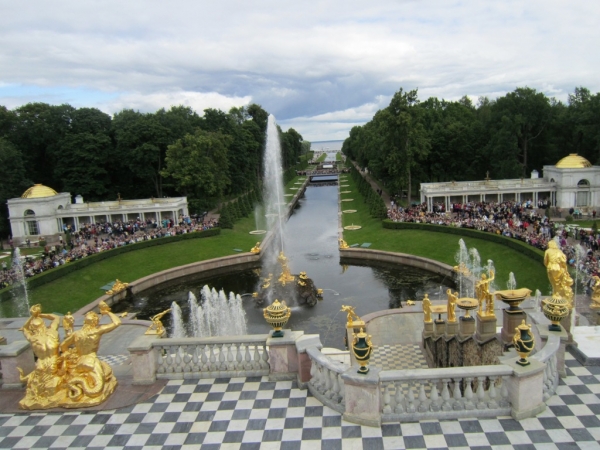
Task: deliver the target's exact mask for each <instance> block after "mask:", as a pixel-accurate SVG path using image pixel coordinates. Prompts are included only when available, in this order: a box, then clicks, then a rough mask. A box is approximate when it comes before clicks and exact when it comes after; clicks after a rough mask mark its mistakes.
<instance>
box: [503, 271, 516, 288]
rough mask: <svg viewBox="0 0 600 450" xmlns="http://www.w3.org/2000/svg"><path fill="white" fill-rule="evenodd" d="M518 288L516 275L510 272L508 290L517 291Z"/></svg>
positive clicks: (507, 283)
mask: <svg viewBox="0 0 600 450" xmlns="http://www.w3.org/2000/svg"><path fill="white" fill-rule="evenodd" d="M516 288H517V279H516V278H515V274H514V273H513V272H510V273H509V274H508V281H507V282H506V289H516Z"/></svg>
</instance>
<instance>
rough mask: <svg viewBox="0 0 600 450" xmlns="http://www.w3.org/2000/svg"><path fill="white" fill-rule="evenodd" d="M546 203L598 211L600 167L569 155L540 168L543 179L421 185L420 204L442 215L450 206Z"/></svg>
mask: <svg viewBox="0 0 600 450" xmlns="http://www.w3.org/2000/svg"><path fill="white" fill-rule="evenodd" d="M528 200H530V201H531V202H532V203H533V205H534V206H537V203H538V200H546V201H547V202H548V205H549V206H556V207H558V208H563V209H567V210H568V209H570V208H573V209H579V210H580V211H581V212H582V213H584V214H585V213H587V212H588V210H592V209H600V166H593V165H592V164H591V163H590V162H589V161H588V160H587V159H585V158H583V157H581V156H579V155H577V154H570V155H569V156H566V157H564V158H563V159H561V160H560V161H559V162H557V163H556V164H555V165H554V166H544V167H543V176H542V178H540V177H539V173H538V172H537V171H536V170H534V171H533V172H532V173H531V178H519V179H514V180H492V179H490V178H489V176H488V177H486V179H485V180H481V181H448V182H443V183H421V203H427V210H428V211H433V205H434V204H435V203H443V204H445V206H446V211H450V210H451V205H452V204H453V203H468V202H503V201H517V202H525V201H528Z"/></svg>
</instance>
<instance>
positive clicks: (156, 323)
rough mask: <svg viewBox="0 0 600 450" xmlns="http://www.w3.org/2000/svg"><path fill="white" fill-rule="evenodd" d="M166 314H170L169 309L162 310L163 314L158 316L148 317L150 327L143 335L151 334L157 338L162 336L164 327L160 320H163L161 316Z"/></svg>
mask: <svg viewBox="0 0 600 450" xmlns="http://www.w3.org/2000/svg"><path fill="white" fill-rule="evenodd" d="M168 312H171V308H169V309H166V310H164V311H163V312H160V313H158V314H156V315H155V316H152V317H150V320H151V321H152V325H150V326H149V327H148V329H147V330H146V332H145V333H144V334H152V335H158V336H162V335H163V334H165V331H166V330H165V327H164V325H163V324H162V322H161V321H160V319H162V318H163V316H164V315H165V314H167V313H168Z"/></svg>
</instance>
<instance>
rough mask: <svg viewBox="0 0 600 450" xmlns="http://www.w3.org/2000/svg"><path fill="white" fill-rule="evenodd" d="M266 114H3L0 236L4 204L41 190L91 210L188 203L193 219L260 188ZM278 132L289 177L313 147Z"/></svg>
mask: <svg viewBox="0 0 600 450" xmlns="http://www.w3.org/2000/svg"><path fill="white" fill-rule="evenodd" d="M268 115H269V114H268V113H267V111H265V110H264V109H263V108H262V107H261V106H260V105H257V104H251V105H248V106H244V107H239V108H232V109H231V110H230V111H229V112H224V111H221V110H218V109H212V108H209V109H206V110H204V113H203V115H202V116H200V115H199V114H198V113H196V112H195V111H194V110H192V109H191V108H189V107H186V106H173V107H171V108H170V109H168V110H166V109H164V108H163V109H160V110H158V111H156V112H154V113H142V112H139V111H134V110H132V109H124V110H122V111H120V112H118V113H116V114H114V115H113V116H111V115H109V114H106V113H104V112H102V111H100V110H98V109H96V108H75V107H73V106H71V105H67V104H64V105H49V104H46V103H29V104H27V105H24V106H21V107H18V108H15V109H13V110H9V109H7V108H6V107H4V106H0V179H2V182H1V183H0V205H1V210H0V235H1V236H6V235H7V234H8V233H9V232H10V226H9V224H8V222H7V217H8V210H7V206H6V200H7V199H10V198H15V197H19V196H20V195H21V194H22V193H23V192H24V191H25V190H26V189H27V188H28V187H30V186H32V185H33V184H34V183H41V184H44V185H47V186H49V187H51V188H53V189H55V190H56V191H58V192H70V193H71V194H72V195H73V196H75V195H78V194H79V195H82V196H83V197H84V199H85V200H86V201H100V200H111V199H116V198H117V196H118V195H119V194H120V196H121V197H122V198H127V199H135V198H149V197H164V196H187V197H188V202H189V208H190V211H191V212H192V213H197V212H201V211H204V210H208V209H210V208H213V207H214V206H216V205H217V203H218V202H219V201H220V200H221V199H222V198H225V197H235V196H237V195H239V194H242V193H244V192H248V191H251V190H253V189H256V188H258V186H259V185H260V182H261V180H260V179H261V176H262V173H263V170H262V164H263V149H264V146H265V140H266V136H265V132H266V128H267V120H268ZM279 131H280V141H281V146H282V152H283V158H282V160H283V164H284V169H287V168H290V167H292V166H294V165H295V164H296V162H297V161H298V159H299V157H300V155H301V154H302V153H305V152H306V151H307V150H308V149H310V143H307V142H303V139H302V136H301V135H300V134H299V133H298V132H297V131H295V130H294V129H293V128H290V129H289V130H287V131H286V132H282V131H281V130H279Z"/></svg>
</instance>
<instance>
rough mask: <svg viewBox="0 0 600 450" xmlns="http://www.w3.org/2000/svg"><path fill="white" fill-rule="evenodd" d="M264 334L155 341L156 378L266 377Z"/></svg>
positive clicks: (265, 341) (265, 339)
mask: <svg viewBox="0 0 600 450" xmlns="http://www.w3.org/2000/svg"><path fill="white" fill-rule="evenodd" d="M268 337H269V335H267V334H259V335H243V336H216V337H209V338H183V339H157V340H155V341H154V342H153V343H152V349H153V351H154V353H155V356H156V378H167V379H183V378H223V377H251V376H263V375H269V372H270V366H269V353H268V351H267V338H268Z"/></svg>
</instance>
